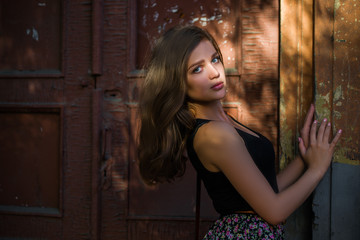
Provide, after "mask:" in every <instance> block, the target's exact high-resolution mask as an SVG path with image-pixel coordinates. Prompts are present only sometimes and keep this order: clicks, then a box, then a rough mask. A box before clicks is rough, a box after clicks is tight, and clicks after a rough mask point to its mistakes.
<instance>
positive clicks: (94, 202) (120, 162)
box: [0, 0, 279, 240]
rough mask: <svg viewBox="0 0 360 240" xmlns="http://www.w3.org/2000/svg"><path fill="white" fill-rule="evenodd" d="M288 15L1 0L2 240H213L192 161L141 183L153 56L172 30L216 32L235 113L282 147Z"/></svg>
mask: <svg viewBox="0 0 360 240" xmlns="http://www.w3.org/2000/svg"><path fill="white" fill-rule="evenodd" d="M278 16H279V6H278V2H277V1H237V0H226V1H205V0H186V1H183V0H176V1H164V0H161V1H156V0H138V1H132V0H131V1H126V0H119V1H106V0H93V1H88V2H87V1H85V2H84V1H70V0H57V1H47V0H30V1H27V0H18V1H11V0H2V1H0V18H1V21H0V238H34V239H166V240H168V239H195V238H196V237H197V236H198V233H199V235H202V234H203V233H204V232H205V231H206V229H207V228H208V226H209V225H210V224H211V223H212V221H213V220H214V218H216V217H217V214H216V213H215V211H214V210H213V209H212V205H211V202H210V200H209V199H208V197H207V196H206V193H205V191H204V188H202V190H201V192H200V191H199V187H197V185H196V184H197V181H196V174H195V172H194V170H193V169H192V167H191V166H190V165H189V167H188V171H187V172H186V174H185V176H184V177H183V178H182V179H181V180H179V181H176V182H175V183H173V184H164V185H160V186H157V187H154V188H149V187H147V186H145V185H144V184H143V183H142V182H141V180H140V178H139V176H138V172H137V169H136V168H137V167H136V159H135V155H136V154H135V151H136V149H135V141H136V138H135V135H136V129H137V128H136V124H137V116H136V111H137V90H138V86H139V84H140V83H141V81H142V79H143V75H142V73H141V70H142V64H143V59H144V57H145V56H146V54H147V52H148V50H147V49H148V47H149V45H151V43H152V41H153V40H154V39H155V38H156V37H158V36H159V35H160V34H162V33H163V32H164V31H165V30H167V29H168V28H169V27H171V26H174V25H176V24H179V23H180V24H196V25H198V26H201V27H204V28H206V29H207V30H209V32H210V33H212V34H213V35H214V36H215V38H216V39H217V41H218V42H219V45H220V48H221V50H222V51H223V55H224V57H225V67H226V73H227V77H228V84H229V85H230V88H229V94H228V96H227V98H226V99H225V100H224V106H225V108H226V109H227V110H228V111H229V113H230V114H232V115H233V116H234V117H235V118H237V119H239V120H240V121H242V122H243V123H245V124H248V125H249V126H250V127H251V128H254V129H256V130H259V131H261V132H262V133H264V135H266V136H267V137H268V138H269V139H270V140H271V141H272V142H273V143H274V146H275V149H276V150H277V141H278V119H277V116H278V42H279V41H278V32H279V31H278ZM199 196H201V198H199ZM199 199H201V200H200V201H199ZM196 209H200V215H199V217H198V220H197V221H196V216H195V215H196Z"/></svg>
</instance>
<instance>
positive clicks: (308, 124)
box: [300, 104, 315, 148]
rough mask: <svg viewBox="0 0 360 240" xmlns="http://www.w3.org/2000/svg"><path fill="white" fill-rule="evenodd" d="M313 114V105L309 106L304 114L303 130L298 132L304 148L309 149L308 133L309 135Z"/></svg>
mask: <svg viewBox="0 0 360 240" xmlns="http://www.w3.org/2000/svg"><path fill="white" fill-rule="evenodd" d="M314 112H315V107H314V104H311V105H310V108H309V110H308V112H307V114H306V117H305V122H304V126H303V128H302V129H301V130H300V137H301V139H302V140H303V142H304V145H305V148H308V147H309V141H310V140H309V133H310V127H311V123H312V121H313V117H314Z"/></svg>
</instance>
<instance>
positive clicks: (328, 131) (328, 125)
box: [323, 122, 331, 143]
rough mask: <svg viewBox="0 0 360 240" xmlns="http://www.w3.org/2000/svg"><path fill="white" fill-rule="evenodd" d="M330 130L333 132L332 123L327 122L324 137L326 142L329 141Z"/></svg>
mask: <svg viewBox="0 0 360 240" xmlns="http://www.w3.org/2000/svg"><path fill="white" fill-rule="evenodd" d="M330 132H331V123H330V122H328V123H327V124H326V128H325V132H324V137H323V142H324V143H329V138H330Z"/></svg>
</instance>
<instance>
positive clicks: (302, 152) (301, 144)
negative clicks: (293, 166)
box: [298, 137, 306, 157]
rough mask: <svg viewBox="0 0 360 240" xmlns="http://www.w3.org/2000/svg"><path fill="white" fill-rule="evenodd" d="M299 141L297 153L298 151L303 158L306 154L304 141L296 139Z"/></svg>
mask: <svg viewBox="0 0 360 240" xmlns="http://www.w3.org/2000/svg"><path fill="white" fill-rule="evenodd" d="M298 139H299V151H300V154H301V156H303V157H304V156H305V153H306V147H305V145H304V141H303V140H302V138H301V137H299V138H298Z"/></svg>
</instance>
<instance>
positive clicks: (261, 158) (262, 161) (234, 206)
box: [187, 119, 279, 215]
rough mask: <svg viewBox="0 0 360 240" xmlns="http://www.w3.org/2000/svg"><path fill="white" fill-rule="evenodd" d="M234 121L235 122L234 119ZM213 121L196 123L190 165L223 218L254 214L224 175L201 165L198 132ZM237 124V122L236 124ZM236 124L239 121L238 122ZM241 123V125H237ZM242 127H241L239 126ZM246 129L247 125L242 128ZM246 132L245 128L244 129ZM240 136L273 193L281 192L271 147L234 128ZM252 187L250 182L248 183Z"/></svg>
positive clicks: (264, 140)
mask: <svg viewBox="0 0 360 240" xmlns="http://www.w3.org/2000/svg"><path fill="white" fill-rule="evenodd" d="M234 120H235V119H234ZM210 121H211V120H205V119H197V120H196V124H195V127H194V129H193V131H192V132H191V134H190V135H189V138H188V140H187V152H188V156H189V158H190V161H191V163H192V165H193V166H194V168H195V169H196V171H197V173H198V174H199V176H200V177H201V179H202V181H203V182H204V185H205V188H206V190H207V192H208V194H209V196H210V198H211V199H212V201H213V205H214V207H215V210H216V211H217V212H218V213H220V214H221V215H225V214H231V213H234V212H235V211H249V210H253V209H252V208H251V207H250V205H249V204H248V203H247V202H246V201H245V200H244V198H242V197H241V195H240V194H239V193H238V192H237V191H236V189H235V188H234V187H233V186H232V184H231V183H230V181H229V180H228V179H227V178H226V176H225V175H224V174H223V173H222V172H210V171H209V170H207V169H206V168H205V167H204V165H203V164H202V163H201V161H200V159H199V158H198V156H197V154H196V152H195V149H194V138H195V135H196V133H197V131H198V129H199V128H200V127H201V126H202V125H203V124H206V123H208V122H210ZM235 121H236V120H235ZM236 122H237V121H236ZM237 123H239V122H237ZM239 124H240V125H242V124H241V123H239ZM242 126H244V125H242ZM244 127H245V128H247V127H246V126H244ZM235 129H236V131H237V132H238V134H239V135H240V136H241V137H242V139H243V140H244V142H245V146H246V148H247V150H248V152H249V153H250V156H251V157H252V159H253V160H254V162H255V164H256V166H257V167H258V168H259V170H260V171H261V173H262V174H263V175H264V176H265V178H266V179H267V181H268V182H269V184H270V185H271V187H272V189H273V190H274V192H276V193H277V192H279V190H278V187H277V182H276V171H275V153H274V149H273V145H272V143H271V142H270V141H269V140H268V139H267V138H266V137H264V136H263V135H261V134H259V133H257V132H255V131H253V130H251V129H249V128H247V129H249V130H250V131H252V132H254V133H256V134H257V135H258V136H259V137H256V136H253V135H251V134H249V133H247V132H244V131H242V130H240V129H238V128H235ZM248 184H249V185H251V182H250V181H249V183H248Z"/></svg>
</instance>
